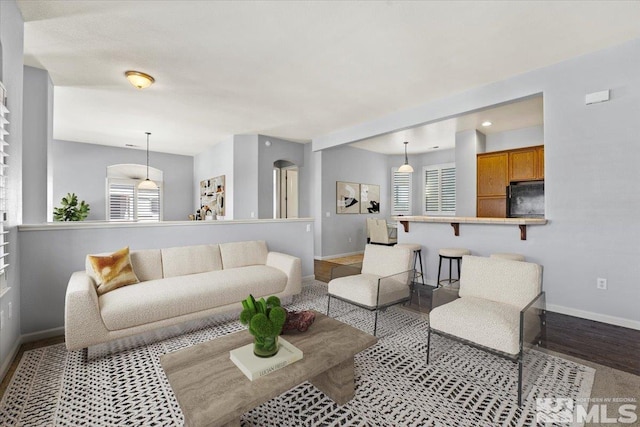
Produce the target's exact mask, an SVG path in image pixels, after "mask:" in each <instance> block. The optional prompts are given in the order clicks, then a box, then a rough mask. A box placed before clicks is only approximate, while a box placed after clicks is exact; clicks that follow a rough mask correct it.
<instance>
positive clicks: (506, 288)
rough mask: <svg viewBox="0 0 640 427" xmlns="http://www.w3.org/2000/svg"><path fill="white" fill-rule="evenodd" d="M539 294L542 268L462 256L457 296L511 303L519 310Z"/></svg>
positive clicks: (531, 264) (522, 263)
mask: <svg viewBox="0 0 640 427" xmlns="http://www.w3.org/2000/svg"><path fill="white" fill-rule="evenodd" d="M541 291H542V266H540V265H538V264H534V263H531V262H523V261H511V260H504V259H495V258H485V257H477V256H471V255H465V256H464V257H463V258H462V274H461V277H460V296H461V297H463V298H464V297H477V298H484V299H488V300H491V301H496V302H501V303H505V304H511V305H513V306H515V307H516V308H517V309H518V310H521V309H523V308H524V307H526V305H527V304H529V303H530V302H531V301H532V300H533V299H534V298H535V297H536V296H537V295H538V294H539V293H540V292H541Z"/></svg>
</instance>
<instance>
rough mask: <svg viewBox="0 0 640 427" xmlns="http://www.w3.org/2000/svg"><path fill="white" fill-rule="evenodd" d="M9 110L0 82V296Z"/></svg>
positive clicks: (4, 249) (3, 269)
mask: <svg viewBox="0 0 640 427" xmlns="http://www.w3.org/2000/svg"><path fill="white" fill-rule="evenodd" d="M8 116H9V110H8V109H7V106H6V90H5V88H4V85H3V84H2V83H1V82H0V276H1V277H0V295H2V294H3V293H4V291H5V290H6V289H7V286H6V283H7V281H6V276H5V272H6V269H7V267H9V264H8V256H9V252H7V248H8V247H9V239H8V238H9V231H8V230H7V167H8V160H9V155H8V154H7V152H6V148H7V147H8V146H9V143H8V142H7V137H8V136H9V130H8V129H9V119H8Z"/></svg>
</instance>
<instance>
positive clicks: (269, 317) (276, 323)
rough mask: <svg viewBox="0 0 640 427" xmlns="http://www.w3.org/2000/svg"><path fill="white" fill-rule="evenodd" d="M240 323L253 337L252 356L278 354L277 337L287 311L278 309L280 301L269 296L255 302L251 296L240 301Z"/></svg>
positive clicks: (285, 318)
mask: <svg viewBox="0 0 640 427" xmlns="http://www.w3.org/2000/svg"><path fill="white" fill-rule="evenodd" d="M242 307H243V310H242V313H240V323H242V324H243V325H247V326H248V327H249V332H250V333H251V335H253V354H255V355H256V356H258V357H271V356H273V355H275V354H276V353H278V335H280V332H281V331H282V326H283V325H284V323H285V321H286V320H287V311H286V310H285V309H284V308H282V307H280V299H279V298H278V297H276V296H273V295H272V296H270V297H269V298H267V299H266V300H265V299H264V298H260V299H259V300H256V299H255V298H254V297H253V295H249V297H248V298H247V299H245V300H244V301H242Z"/></svg>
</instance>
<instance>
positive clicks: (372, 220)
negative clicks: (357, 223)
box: [367, 218, 376, 238]
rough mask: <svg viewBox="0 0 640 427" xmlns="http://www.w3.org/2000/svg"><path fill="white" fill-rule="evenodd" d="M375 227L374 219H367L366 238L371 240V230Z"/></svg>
mask: <svg viewBox="0 0 640 427" xmlns="http://www.w3.org/2000/svg"><path fill="white" fill-rule="evenodd" d="M375 226H376V219H375V218H367V238H371V229H372V228H373V227H375Z"/></svg>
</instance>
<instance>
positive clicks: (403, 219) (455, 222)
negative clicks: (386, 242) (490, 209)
mask: <svg viewBox="0 0 640 427" xmlns="http://www.w3.org/2000/svg"><path fill="white" fill-rule="evenodd" d="M392 219H393V220H395V221H399V222H400V224H402V226H403V227H404V231H405V233H408V232H409V223H410V222H429V223H446V224H451V226H452V227H453V232H454V235H456V236H459V235H460V224H491V225H517V226H518V227H519V228H520V239H521V240H527V225H544V224H547V222H548V220H547V219H546V218H481V217H466V216H464V217H463V216H394V217H392Z"/></svg>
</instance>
